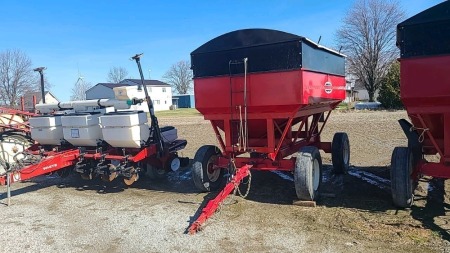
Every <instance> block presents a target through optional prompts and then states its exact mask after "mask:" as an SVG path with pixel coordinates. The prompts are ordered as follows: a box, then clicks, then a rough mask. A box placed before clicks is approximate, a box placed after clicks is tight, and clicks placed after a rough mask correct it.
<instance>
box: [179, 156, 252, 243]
mask: <svg viewBox="0 0 450 253" xmlns="http://www.w3.org/2000/svg"><path fill="white" fill-rule="evenodd" d="M251 167H252V165H244V166H242V167H241V168H239V169H237V170H236V174H235V175H234V177H233V178H232V179H231V181H230V182H229V183H227V185H226V186H225V188H224V189H223V190H222V191H221V192H219V194H218V195H217V196H216V197H215V198H214V199H212V200H210V201H209V202H208V204H206V206H205V208H203V210H202V212H201V214H200V216H199V217H198V218H197V220H195V221H194V222H193V223H192V224H191V226H190V227H189V228H188V233H189V234H191V235H193V234H195V233H196V232H197V231H200V230H201V229H202V225H203V224H204V223H205V222H206V220H207V219H208V218H210V217H211V216H213V215H214V213H215V212H216V211H217V209H218V208H219V207H220V205H221V204H222V202H223V201H224V200H225V199H226V198H227V197H228V195H230V193H231V192H233V190H234V189H235V188H236V187H238V186H239V184H240V183H241V181H242V179H244V178H245V177H246V176H248V175H249V174H250V168H251Z"/></svg>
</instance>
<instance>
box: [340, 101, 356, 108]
mask: <svg viewBox="0 0 450 253" xmlns="http://www.w3.org/2000/svg"><path fill="white" fill-rule="evenodd" d="M353 108H355V103H345V102H342V103H340V104H339V105H338V106H337V109H338V110H350V109H353Z"/></svg>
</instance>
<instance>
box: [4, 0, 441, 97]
mask: <svg viewBox="0 0 450 253" xmlns="http://www.w3.org/2000/svg"><path fill="white" fill-rule="evenodd" d="M439 2H442V1H441V0H409V1H408V0H402V1H400V4H401V5H402V8H403V9H404V10H405V12H406V14H407V16H408V17H409V16H411V15H414V14H416V13H418V12H420V11H422V10H424V9H426V8H429V7H431V6H434V5H436V4H437V3H439ZM351 4H352V1H338V0H297V1H283V0H277V1H275V0H273V1H268V0H260V1H256V0H253V1H249V0H247V1H246V0H241V1H238V0H228V1H149V0H148V1H125V0H123V1H115V0H108V1H106V0H101V1H81V0H72V1H47V0H41V1H28V0H26V1H25V0H21V1H13V0H4V1H2V14H1V15H0V26H1V29H0V51H3V50H6V49H20V50H22V51H24V52H25V53H27V55H28V56H29V57H30V58H31V60H32V61H33V65H34V67H38V66H46V67H47V70H46V76H47V78H48V80H49V82H50V83H51V84H52V85H53V87H52V90H51V91H52V92H53V94H55V95H56V96H57V97H58V98H59V99H60V100H61V101H65V100H69V97H70V95H71V88H72V86H73V84H74V83H75V82H76V80H77V78H78V68H79V70H80V72H81V74H82V75H83V76H84V77H85V80H87V81H89V82H91V83H93V84H96V83H99V82H106V76H107V73H108V71H109V69H110V67H113V66H121V67H125V68H126V69H127V70H128V72H129V74H130V76H131V77H133V78H138V77H139V73H138V70H137V67H136V66H135V65H136V64H135V63H134V62H132V61H130V60H129V57H130V56H132V55H133V54H135V53H141V52H143V53H145V55H144V58H143V59H142V64H143V70H144V74H145V77H146V78H148V76H149V74H150V75H151V78H152V79H161V78H162V76H163V75H164V73H165V72H166V71H167V70H168V69H169V67H170V66H171V65H172V64H173V63H175V62H177V61H180V60H188V59H189V54H190V52H191V51H193V50H194V49H196V48H197V47H199V46H200V45H202V44H203V43H205V42H207V41H208V40H210V39H212V38H214V37H216V36H219V35H221V34H223V33H226V32H230V31H233V30H238V29H244V28H270V29H277V30H282V31H286V32H291V33H294V34H298V35H302V36H305V37H308V38H310V39H312V40H314V41H317V40H318V38H319V36H322V40H321V44H323V45H325V46H328V47H333V45H334V38H335V31H336V30H337V29H338V28H339V26H340V25H341V20H342V18H343V17H344V16H345V13H346V11H347V10H348V9H349V8H350V6H351ZM149 70H151V71H150V72H149Z"/></svg>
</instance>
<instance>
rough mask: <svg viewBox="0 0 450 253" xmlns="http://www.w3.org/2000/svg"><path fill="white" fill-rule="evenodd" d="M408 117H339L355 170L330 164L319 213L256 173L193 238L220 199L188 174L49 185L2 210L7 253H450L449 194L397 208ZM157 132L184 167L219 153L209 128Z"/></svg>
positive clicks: (189, 122) (334, 120)
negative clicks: (396, 175)
mask: <svg viewBox="0 0 450 253" xmlns="http://www.w3.org/2000/svg"><path fill="white" fill-rule="evenodd" d="M403 117H406V113H405V112H404V111H396V112H386V111H376V112H365V111H362V112H336V113H334V112H333V115H331V117H330V121H329V124H328V126H327V127H326V128H325V130H324V134H323V140H324V141H331V139H332V136H333V134H334V133H335V132H347V133H348V135H349V139H350V145H351V165H352V167H351V170H350V173H349V174H347V175H343V176H342V175H334V174H333V173H332V172H331V156H330V155H329V154H324V153H322V159H323V164H324V184H323V185H322V192H323V193H325V196H324V197H322V198H321V199H320V200H319V201H318V203H317V204H318V205H317V207H300V206H296V205H292V201H294V200H295V199H296V196H295V190H294V183H293V182H292V181H291V179H292V175H289V174H281V175H277V174H274V173H271V172H257V171H255V172H253V173H252V184H251V191H250V194H249V196H248V197H247V198H246V199H242V198H240V197H237V196H233V197H230V198H229V199H227V201H226V203H225V204H224V205H223V206H222V208H221V211H220V212H219V213H217V214H216V215H215V216H214V217H213V218H212V219H210V220H209V221H208V222H207V225H206V226H205V227H204V230H203V231H201V232H200V233H198V234H196V235H194V236H190V235H187V234H185V233H184V232H185V229H186V228H187V227H188V225H189V224H190V222H192V220H193V218H194V217H195V214H198V212H199V211H200V210H201V207H202V206H204V205H205V204H206V201H207V200H208V199H211V198H213V197H214V196H215V195H216V194H217V192H211V193H208V194H206V193H198V191H197V190H196V189H195V187H194V186H193V183H192V182H191V179H190V169H189V168H183V169H181V170H179V171H177V172H174V173H170V174H169V176H168V178H167V179H166V180H162V181H156V180H149V179H146V178H143V179H141V180H139V181H138V182H136V183H135V184H134V185H132V187H129V188H126V187H124V186H123V184H122V183H121V182H120V181H117V182H112V183H110V184H105V183H102V182H101V181H97V180H93V181H82V180H80V179H79V178H78V177H77V176H76V175H73V176H71V177H69V178H67V179H60V178H57V177H55V176H47V177H39V178H36V179H35V180H32V181H30V182H24V183H17V184H14V185H13V199H12V203H13V205H12V206H9V207H6V206H0V210H1V213H2V219H1V220H0V225H1V226H2V229H3V233H2V235H3V236H2V237H1V238H0V243H1V245H2V249H3V250H4V251H5V252H55V251H58V252H59V251H66V252H125V251H127V252H136V251H141V252H181V251H182V252H211V251H215V252H229V251H245V252H299V251H300V252H421V253H422V252H450V216H449V215H446V214H449V210H450V201H449V198H448V196H447V195H446V194H445V193H448V192H450V184H449V183H448V182H445V181H443V180H437V179H423V180H422V181H421V182H420V184H419V187H418V190H417V191H416V198H415V203H414V206H413V207H412V208H410V209H406V210H399V209H396V208H395V207H394V206H393V205H392V201H391V196H390V181H389V164H390V158H391V153H392V150H393V149H394V147H395V146H402V145H406V138H405V137H404V135H403V132H402V131H401V129H400V126H399V125H398V123H397V120H398V119H400V118H403ZM159 122H160V124H161V125H174V126H176V127H177V128H178V136H179V137H182V138H186V139H187V140H188V146H187V148H186V149H185V150H183V151H182V152H180V155H181V156H188V157H191V158H192V157H193V156H194V154H195V152H196V150H197V149H198V148H199V147H200V146H201V145H205V144H213V145H217V141H216V140H215V138H214V134H213V131H212V129H211V126H210V124H209V122H207V121H204V120H203V118H202V117H183V118H167V117H161V118H160V119H159ZM428 192H429V193H428ZM427 193H428V194H427ZM5 195H6V194H2V195H1V196H0V200H1V201H2V202H3V203H5V202H6V199H5V197H6V196H5Z"/></svg>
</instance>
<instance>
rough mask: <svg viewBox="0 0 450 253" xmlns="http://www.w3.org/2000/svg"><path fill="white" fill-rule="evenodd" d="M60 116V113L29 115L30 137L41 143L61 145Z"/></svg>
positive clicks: (62, 136)
mask: <svg viewBox="0 0 450 253" xmlns="http://www.w3.org/2000/svg"><path fill="white" fill-rule="evenodd" d="M61 117H62V115H43V116H35V117H31V118H30V119H29V122H30V126H31V138H33V140H35V141H37V142H38V143H39V144H41V145H61V141H62V140H63V139H64V135H63V128H62V125H61Z"/></svg>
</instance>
